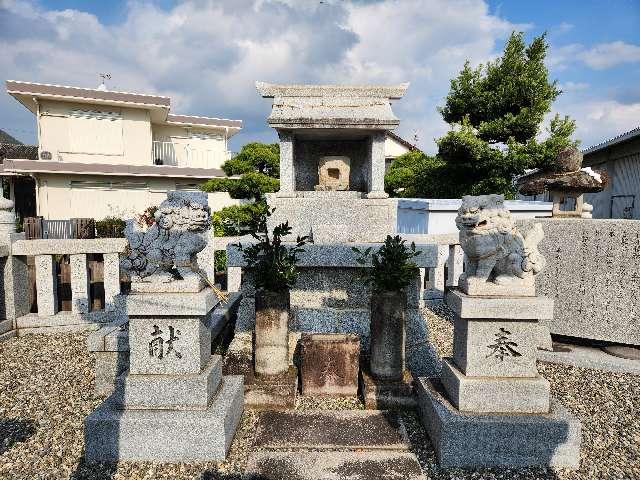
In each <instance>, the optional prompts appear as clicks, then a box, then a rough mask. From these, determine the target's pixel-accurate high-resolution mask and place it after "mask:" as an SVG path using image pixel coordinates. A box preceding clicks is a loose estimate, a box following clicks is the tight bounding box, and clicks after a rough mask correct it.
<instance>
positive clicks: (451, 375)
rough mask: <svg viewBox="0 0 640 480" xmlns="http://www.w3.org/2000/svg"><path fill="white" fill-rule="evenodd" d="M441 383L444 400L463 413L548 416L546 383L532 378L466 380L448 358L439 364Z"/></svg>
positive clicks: (547, 382) (478, 378) (542, 379)
mask: <svg viewBox="0 0 640 480" xmlns="http://www.w3.org/2000/svg"><path fill="white" fill-rule="evenodd" d="M440 380H441V381H442V385H443V386H444V388H445V390H446V391H447V398H448V399H449V400H450V401H451V403H452V404H453V406H454V407H456V408H457V409H459V410H460V411H463V412H477V413H548V412H549V395H550V390H551V388H550V385H549V381H548V380H547V379H545V378H542V377H540V376H537V377H531V378H522V377H513V378H491V377H468V376H466V375H464V374H463V373H462V372H461V371H460V370H458V369H457V368H456V367H455V365H453V361H452V360H451V359H450V358H445V359H444V360H443V362H442V373H441V377H440Z"/></svg>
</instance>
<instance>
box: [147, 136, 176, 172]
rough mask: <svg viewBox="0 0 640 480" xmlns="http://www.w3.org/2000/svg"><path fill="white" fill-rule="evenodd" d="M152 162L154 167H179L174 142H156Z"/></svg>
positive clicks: (152, 150) (152, 149)
mask: <svg viewBox="0 0 640 480" xmlns="http://www.w3.org/2000/svg"><path fill="white" fill-rule="evenodd" d="M151 161H152V162H153V164H154V165H172V166H178V156H177V155H176V148H175V145H174V144H173V143H172V142H160V141H154V142H153V145H152V148H151Z"/></svg>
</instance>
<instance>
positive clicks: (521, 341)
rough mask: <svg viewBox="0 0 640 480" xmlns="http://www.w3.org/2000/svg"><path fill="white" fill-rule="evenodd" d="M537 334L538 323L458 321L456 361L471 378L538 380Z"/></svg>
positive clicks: (454, 331)
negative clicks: (534, 378) (533, 378)
mask: <svg viewBox="0 0 640 480" xmlns="http://www.w3.org/2000/svg"><path fill="white" fill-rule="evenodd" d="M536 331H537V322H535V321H523V320H516V321H508V320H489V319H483V320H467V319H462V318H459V317H456V319H455V320H454V329H453V360H454V362H455V364H456V366H457V367H458V368H459V369H460V370H461V371H462V373H464V374H465V375H468V376H472V377H535V376H536V375H537V373H538V370H537V368H536V350H537V341H536Z"/></svg>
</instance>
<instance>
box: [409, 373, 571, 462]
mask: <svg viewBox="0 0 640 480" xmlns="http://www.w3.org/2000/svg"><path fill="white" fill-rule="evenodd" d="M416 394H417V396H418V404H419V405H420V414H421V416H422V421H423V423H424V425H425V427H426V429H427V432H428V433H429V437H430V439H431V443H432V444H433V446H434V449H435V451H436V457H437V459H438V463H439V464H440V465H441V466H443V467H462V468H477V467H529V466H534V465H542V466H551V467H565V468H577V467H578V466H579V463H580V440H581V426H580V422H579V420H578V419H577V418H576V417H574V416H573V415H571V414H570V413H569V412H568V411H567V410H566V409H565V408H564V407H563V406H562V405H561V404H560V403H559V402H558V401H557V400H555V399H553V398H552V399H551V404H550V410H549V413H545V414H539V415H514V414H480V413H475V412H474V413H468V412H461V411H460V410H458V409H457V408H455V407H454V406H453V405H452V404H451V402H450V401H449V399H448V398H447V395H446V394H445V392H444V390H443V389H442V387H441V386H440V385H439V384H437V383H435V382H433V381H432V380H430V379H428V378H419V379H418V381H417V383H416Z"/></svg>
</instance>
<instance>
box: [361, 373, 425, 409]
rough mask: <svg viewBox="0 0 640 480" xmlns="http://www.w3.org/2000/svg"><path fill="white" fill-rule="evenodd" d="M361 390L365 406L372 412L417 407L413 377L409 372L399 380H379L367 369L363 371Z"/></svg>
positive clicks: (403, 374)
mask: <svg viewBox="0 0 640 480" xmlns="http://www.w3.org/2000/svg"><path fill="white" fill-rule="evenodd" d="M360 389H361V391H362V396H363V398H364V405H365V407H366V408H367V409H370V410H405V409H411V408H415V407H416V397H415V395H414V392H413V376H412V375H411V373H410V372H409V371H408V370H404V371H403V372H402V378H400V379H399V380H378V379H375V378H373V377H372V376H371V374H370V373H369V372H368V370H367V369H363V370H362V375H361V380H360Z"/></svg>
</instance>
